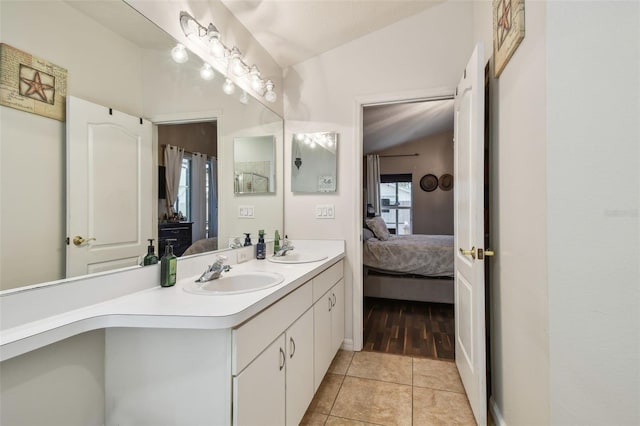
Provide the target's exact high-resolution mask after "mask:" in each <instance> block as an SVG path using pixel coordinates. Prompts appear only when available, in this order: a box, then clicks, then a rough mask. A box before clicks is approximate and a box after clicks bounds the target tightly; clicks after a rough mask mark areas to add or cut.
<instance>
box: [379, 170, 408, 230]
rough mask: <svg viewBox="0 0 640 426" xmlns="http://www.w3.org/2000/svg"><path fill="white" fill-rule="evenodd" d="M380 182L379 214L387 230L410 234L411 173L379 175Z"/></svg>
mask: <svg viewBox="0 0 640 426" xmlns="http://www.w3.org/2000/svg"><path fill="white" fill-rule="evenodd" d="M380 182H381V183H380V209H381V216H382V219H383V220H384V222H385V223H386V224H387V228H389V232H391V233H392V234H397V235H407V234H411V232H412V229H413V224H412V211H411V206H412V201H411V194H412V192H411V182H412V176H411V174H410V173H408V174H394V175H380Z"/></svg>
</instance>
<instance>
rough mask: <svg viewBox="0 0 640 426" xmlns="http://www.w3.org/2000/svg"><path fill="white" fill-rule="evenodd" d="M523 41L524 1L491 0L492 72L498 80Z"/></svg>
mask: <svg viewBox="0 0 640 426" xmlns="http://www.w3.org/2000/svg"><path fill="white" fill-rule="evenodd" d="M522 39H524V0H493V61H494V63H493V71H494V77H495V78H498V77H499V76H500V74H501V73H502V71H503V70H504V68H505V67H506V66H507V63H508V62H509V59H511V57H512V56H513V54H514V53H515V51H516V49H517V48H518V46H519V45H520V43H521V42H522Z"/></svg>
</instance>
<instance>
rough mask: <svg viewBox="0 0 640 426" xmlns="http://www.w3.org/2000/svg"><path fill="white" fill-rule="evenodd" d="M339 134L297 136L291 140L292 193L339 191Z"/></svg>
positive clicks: (323, 133) (325, 133) (324, 133)
mask: <svg viewBox="0 0 640 426" xmlns="http://www.w3.org/2000/svg"><path fill="white" fill-rule="evenodd" d="M337 151H338V134H337V133H335V132H318V133H295V134H294V135H293V139H292V141H291V159H292V165H291V190H292V191H293V192H306V193H309V192H336V187H337V186H336V185H337V176H336V173H337Z"/></svg>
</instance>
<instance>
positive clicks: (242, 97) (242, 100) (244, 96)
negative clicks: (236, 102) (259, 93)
mask: <svg viewBox="0 0 640 426" xmlns="http://www.w3.org/2000/svg"><path fill="white" fill-rule="evenodd" d="M240 103H241V104H243V105H246V104H248V103H249V95H247V92H246V91H244V90H243V91H242V94H241V95H240Z"/></svg>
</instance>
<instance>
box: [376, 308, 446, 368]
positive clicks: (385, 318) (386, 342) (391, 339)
mask: <svg viewBox="0 0 640 426" xmlns="http://www.w3.org/2000/svg"><path fill="white" fill-rule="evenodd" d="M363 340H364V346H363V350H365V351H371V352H385V353H391V354H401V355H410V356H416V357H425V358H434V359H443V360H453V359H455V357H454V355H455V354H454V312H453V305H449V304H445V303H425V302H410V301H406V300H391V299H377V298H373V297H365V298H364V339H363Z"/></svg>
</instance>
